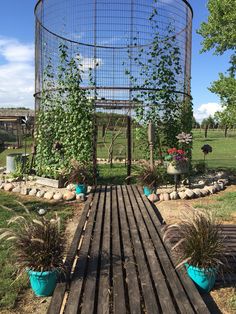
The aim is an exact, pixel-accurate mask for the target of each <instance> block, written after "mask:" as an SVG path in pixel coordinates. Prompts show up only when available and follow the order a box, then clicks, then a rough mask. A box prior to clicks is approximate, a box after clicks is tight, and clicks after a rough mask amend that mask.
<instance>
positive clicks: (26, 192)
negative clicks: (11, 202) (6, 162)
mask: <svg viewBox="0 0 236 314" xmlns="http://www.w3.org/2000/svg"><path fill="white" fill-rule="evenodd" d="M30 190H31V189H30V188H27V187H26V186H23V187H22V188H21V190H20V194H21V195H28V194H29V192H30Z"/></svg>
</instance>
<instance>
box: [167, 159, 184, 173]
mask: <svg viewBox="0 0 236 314" xmlns="http://www.w3.org/2000/svg"><path fill="white" fill-rule="evenodd" d="M188 170H189V164H188V162H181V163H178V164H173V163H172V162H171V163H169V165H168V166H167V173H169V174H172V175H177V174H183V173H187V172H188Z"/></svg>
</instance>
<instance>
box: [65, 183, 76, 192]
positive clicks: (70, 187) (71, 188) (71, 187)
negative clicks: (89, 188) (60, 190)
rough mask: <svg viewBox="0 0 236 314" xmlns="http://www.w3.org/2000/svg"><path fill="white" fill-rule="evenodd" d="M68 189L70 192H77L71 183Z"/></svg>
mask: <svg viewBox="0 0 236 314" xmlns="http://www.w3.org/2000/svg"><path fill="white" fill-rule="evenodd" d="M66 188H67V190H68V191H74V190H75V185H74V184H72V183H70V184H68V185H67V187H66Z"/></svg>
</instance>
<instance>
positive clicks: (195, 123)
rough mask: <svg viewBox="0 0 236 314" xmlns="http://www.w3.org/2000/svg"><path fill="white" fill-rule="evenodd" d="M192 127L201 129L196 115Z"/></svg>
mask: <svg viewBox="0 0 236 314" xmlns="http://www.w3.org/2000/svg"><path fill="white" fill-rule="evenodd" d="M192 128H193V129H199V128H200V123H199V122H197V120H196V118H195V117H194V116H193V121H192Z"/></svg>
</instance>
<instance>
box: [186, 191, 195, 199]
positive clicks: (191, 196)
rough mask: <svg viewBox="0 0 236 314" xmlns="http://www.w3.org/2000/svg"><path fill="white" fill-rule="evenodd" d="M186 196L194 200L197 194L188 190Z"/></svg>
mask: <svg viewBox="0 0 236 314" xmlns="http://www.w3.org/2000/svg"><path fill="white" fill-rule="evenodd" d="M185 194H186V195H187V197H188V198H193V197H194V196H195V193H194V192H193V191H192V190H190V189H186V190H185Z"/></svg>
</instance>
